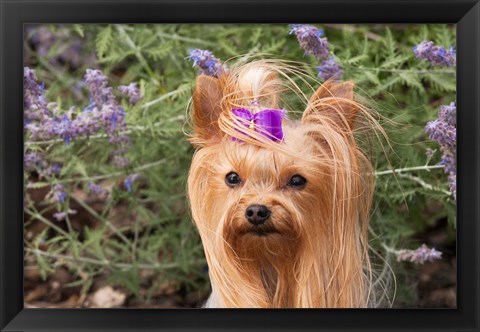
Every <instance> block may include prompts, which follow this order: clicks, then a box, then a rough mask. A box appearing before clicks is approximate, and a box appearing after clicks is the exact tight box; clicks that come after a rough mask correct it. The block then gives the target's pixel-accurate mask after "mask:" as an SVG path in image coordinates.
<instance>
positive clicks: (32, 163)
mask: <svg viewBox="0 0 480 332" xmlns="http://www.w3.org/2000/svg"><path fill="white" fill-rule="evenodd" d="M42 162H43V157H42V156H41V155H40V154H39V153H37V152H28V153H25V155H24V156H23V165H24V169H25V171H26V172H29V171H33V170H35V169H36V168H39V167H41V166H42V165H41V164H42Z"/></svg>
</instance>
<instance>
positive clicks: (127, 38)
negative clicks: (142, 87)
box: [115, 24, 160, 85]
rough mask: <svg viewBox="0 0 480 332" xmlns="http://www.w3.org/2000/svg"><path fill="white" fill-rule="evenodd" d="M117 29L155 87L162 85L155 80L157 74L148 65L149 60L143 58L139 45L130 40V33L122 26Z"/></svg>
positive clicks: (119, 25) (118, 25)
mask: <svg viewBox="0 0 480 332" xmlns="http://www.w3.org/2000/svg"><path fill="white" fill-rule="evenodd" d="M115 27H116V28H117V30H118V32H119V33H120V34H121V35H122V37H123V38H125V42H126V43H127V45H128V46H129V47H130V48H131V49H132V50H133V51H134V52H135V56H136V57H137V59H138V60H139V61H140V63H141V64H142V66H143V68H144V69H145V71H146V72H147V73H148V75H149V76H150V79H151V80H152V81H153V83H154V84H155V85H160V82H158V80H157V79H156V78H155V73H154V72H153V70H152V69H151V68H150V66H149V65H148V62H147V60H145V58H144V57H143V54H142V52H141V51H140V48H139V47H137V45H135V43H134V42H133V40H132V39H131V38H130V36H129V35H128V33H127V32H126V31H125V29H124V28H123V26H122V25H121V24H117V25H115Z"/></svg>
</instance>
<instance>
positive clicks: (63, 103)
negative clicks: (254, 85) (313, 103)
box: [25, 24, 456, 302]
mask: <svg viewBox="0 0 480 332" xmlns="http://www.w3.org/2000/svg"><path fill="white" fill-rule="evenodd" d="M39 28H40V27H34V28H33V30H32V31H31V32H30V34H29V36H30V37H31V36H32V35H33V34H34V33H35V31H36V30H38V29H39ZM46 28H48V29H50V30H51V31H54V30H55V31H58V29H61V30H62V31H64V35H66V36H67V37H66V38H64V39H62V40H57V41H56V42H54V43H53V44H52V45H51V47H50V48H49V50H48V52H47V53H46V54H40V53H39V52H37V51H36V50H35V49H34V48H33V47H32V45H31V43H29V42H28V38H29V37H28V36H27V41H26V43H25V46H26V54H25V57H26V61H27V65H28V66H29V67H31V68H34V69H35V70H36V73H37V77H38V78H39V80H40V81H43V82H45V85H46V88H47V96H46V97H47V99H48V100H55V99H58V104H59V105H60V108H61V111H62V112H67V111H68V109H69V108H70V106H72V105H76V106H77V107H79V108H82V107H86V106H87V105H88V91H87V90H86V88H85V87H84V86H83V85H82V84H78V82H79V81H80V80H81V79H82V77H83V73H84V72H85V69H87V68H99V69H101V70H102V72H103V73H104V74H106V75H107V76H108V77H109V79H110V84H111V86H113V87H114V93H115V94H117V95H118V91H116V87H117V86H119V85H122V84H128V83H130V82H137V83H139V86H140V88H141V92H142V95H143V96H144V98H143V100H142V101H141V102H140V103H138V104H137V105H135V106H131V105H129V104H128V102H127V100H122V106H123V107H124V109H125V111H126V114H127V118H126V122H127V123H128V127H129V131H130V137H131V139H132V147H131V148H130V150H129V152H128V157H129V159H130V160H131V161H132V162H133V163H132V165H131V166H130V167H129V168H128V169H127V170H124V171H119V170H118V169H116V168H115V167H114V166H113V164H112V160H111V156H112V153H113V150H114V148H113V147H112V146H111V145H110V144H109V143H108V138H106V137H105V136H102V135H98V136H96V137H90V138H88V139H78V140H75V141H73V142H72V143H71V144H70V145H69V146H66V145H65V144H64V143H63V141H55V142H47V143H31V144H30V143H27V144H30V145H28V148H29V149H30V150H36V151H39V152H42V153H45V154H46V155H47V156H48V158H49V162H50V163H52V164H53V163H58V164H60V165H61V166H62V168H61V174H60V175H59V178H58V179H56V180H54V179H52V178H39V179H38V178H35V175H34V174H26V175H25V177H26V185H27V188H28V195H29V196H28V197H27V206H26V211H27V213H26V216H28V218H27V220H26V224H25V227H26V228H27V229H28V228H29V226H30V225H31V223H32V222H33V221H39V222H41V223H44V224H45V225H46V228H45V230H44V231H42V232H40V233H37V234H35V236H34V237H33V239H26V241H25V246H26V262H27V264H32V265H37V266H38V267H39V268H40V271H41V275H42V277H43V278H48V276H49V275H50V274H51V273H53V272H54V270H55V268H56V267H58V266H63V267H65V268H67V269H68V270H69V271H70V272H71V273H72V274H74V275H75V276H76V277H77V278H76V281H75V282H76V283H77V284H78V283H81V284H82V285H83V287H82V292H83V293H84V294H86V293H88V292H89V291H90V289H91V287H92V285H93V280H94V278H96V277H97V276H99V275H102V274H103V275H106V276H107V283H110V284H112V285H115V286H118V287H121V288H122V289H124V290H125V291H126V292H127V293H128V294H132V295H134V296H135V297H137V298H138V299H140V300H141V301H149V299H150V298H151V296H152V294H153V293H154V292H155V289H153V288H155V287H158V285H161V284H165V283H173V284H174V285H175V287H176V289H179V288H182V287H186V288H187V289H189V290H191V291H193V290H195V291H198V290H200V291H201V292H203V293H202V294H203V295H205V294H206V285H208V277H207V273H206V272H205V270H204V268H205V265H206V263H205V258H204V256H203V255H204V254H203V249H202V246H201V243H200V239H199V236H198V234H197V232H196V230H195V228H194V226H193V224H192V222H191V220H190V215H189V208H188V204H187V202H186V193H185V187H186V175H187V172H188V168H189V163H190V160H191V156H192V154H193V152H194V150H193V148H192V147H191V146H190V145H189V144H188V142H187V140H186V137H185V134H184V131H185V129H187V131H188V128H185V127H184V125H185V122H186V120H187V118H186V114H187V113H186V111H187V108H188V105H189V103H190V98H191V93H192V90H193V84H194V80H195V76H196V69H195V68H192V66H191V63H190V62H188V61H187V60H186V57H187V56H188V50H189V49H191V48H202V49H209V50H211V51H212V52H213V53H214V54H215V56H216V57H218V58H220V59H222V60H225V61H227V60H228V61H227V64H231V63H235V62H237V61H245V58H244V57H243V56H245V55H248V56H253V57H257V58H258V57H274V58H281V59H285V60H293V61H301V62H304V63H305V65H304V66H303V69H304V70H305V71H307V72H309V73H310V74H311V75H312V77H314V76H316V74H317V73H316V71H315V69H314V67H315V66H317V65H319V64H318V63H317V61H316V60H315V59H314V58H313V57H308V56H304V52H303V50H302V49H300V47H299V46H298V42H297V40H296V39H295V37H294V36H292V35H288V30H289V28H288V26H287V25H284V24H281V25H280V24H271V25H260V24H257V25H255V24H252V25H238V24H235V25H233V24H232V25H213V24H204V25H195V24H188V25H187V24H185V25H173V24H159V25H78V24H77V25H72V26H62V27H58V26H46ZM323 28H324V29H325V34H326V36H327V37H328V40H329V43H330V48H331V49H332V50H333V52H334V55H335V59H336V60H337V61H338V62H339V63H340V64H341V66H342V69H343V70H344V72H345V73H344V78H345V79H352V80H354V81H355V83H356V87H357V92H358V94H359V95H360V96H361V97H362V98H363V99H364V100H365V101H366V102H367V103H368V104H369V106H371V107H372V108H373V109H374V110H375V111H376V112H378V114H379V116H380V119H381V120H380V122H381V124H382V126H383V127H384V129H385V131H386V132H387V135H388V137H389V143H387V142H386V141H385V140H380V141H381V143H382V144H379V142H378V141H377V140H373V142H372V143H373V145H372V146H369V149H370V150H371V152H370V153H371V154H372V156H373V157H374V159H375V169H376V170H377V171H379V172H382V171H386V170H392V169H405V168H411V167H418V166H425V167H424V169H417V170H415V171H408V172H406V173H405V174H407V173H408V174H409V176H410V177H404V176H401V175H402V174H404V173H401V174H400V173H398V172H392V173H390V174H382V175H378V176H377V190H376V197H375V204H374V211H373V212H372V221H371V228H372V234H375V236H372V246H373V247H374V248H375V249H376V250H377V251H379V252H382V253H383V254H384V255H389V254H388V253H384V252H383V247H382V245H386V246H388V247H390V248H407V247H408V248H413V247H415V246H416V245H419V244H421V243H420V242H419V241H418V239H417V235H418V234H420V233H421V232H422V231H424V230H425V229H426V228H428V227H431V226H432V225H434V224H435V223H436V221H437V220H440V219H442V218H443V219H445V218H447V219H448V222H449V225H450V228H451V233H452V234H453V235H452V241H454V229H455V224H456V217H455V205H454V203H452V200H451V197H450V195H449V193H448V185H447V182H446V175H445V174H444V173H443V170H442V169H438V168H432V169H430V168H431V166H432V165H435V164H436V163H438V162H439V161H440V157H441V156H440V153H439V152H437V153H436V154H435V155H434V156H433V158H432V160H430V161H429V160H427V157H426V155H425V151H426V149H427V148H432V149H436V148H437V145H436V143H434V142H432V141H429V140H428V138H427V137H426V135H425V134H424V131H423V128H424V126H425V124H426V122H428V121H430V120H433V119H434V118H435V117H436V113H437V110H438V107H439V105H442V104H448V103H450V102H451V101H454V100H455V82H456V81H455V71H454V69H434V68H431V67H430V65H429V64H428V63H427V62H426V61H423V60H418V59H415V57H414V54H413V52H412V50H411V48H412V47H413V46H414V45H415V44H417V43H419V42H420V41H422V40H427V39H428V40H433V41H434V42H436V43H438V44H440V45H443V46H449V45H450V44H453V45H454V42H455V29H454V27H452V26H445V25H408V26H395V25H393V26H391V27H386V26H383V25H374V26H368V25H362V26H360V25H359V26H356V25H349V26H345V25H329V26H326V27H323ZM75 38H77V39H78V38H80V39H81V40H82V43H83V48H82V50H81V54H80V58H81V59H83V60H82V61H80V62H79V63H78V64H75V65H73V64H72V63H69V62H68V61H67V62H56V60H55V59H57V57H58V56H59V55H61V54H63V52H64V51H65V49H67V48H68V47H69V45H72V43H73V41H74V40H75ZM87 59H93V60H91V61H89V60H87ZM292 105H296V104H295V101H292ZM292 109H297V110H298V108H292ZM388 144H391V147H392V149H390V148H389V146H388ZM133 172H138V173H140V174H141V180H140V181H139V182H138V183H136V184H135V185H134V189H133V190H132V192H127V191H126V190H125V188H124V187H123V186H122V183H123V180H124V179H125V176H127V175H128V174H131V173H133ZM89 181H93V182H95V183H99V184H101V185H102V186H103V187H104V188H109V189H110V191H111V193H110V195H108V197H103V198H102V199H95V198H92V197H90V196H89V195H88V194H87V191H88V190H87V183H88V182H89ZM54 183H62V184H64V185H66V186H68V190H69V196H68V198H67V202H66V204H65V206H61V207H60V208H61V209H62V211H66V210H68V208H73V209H75V210H77V214H76V215H71V216H69V218H67V220H66V221H63V222H57V221H55V220H54V219H52V218H51V214H52V213H53V212H55V208H56V207H58V206H55V205H53V204H52V203H51V202H49V201H48V200H47V199H41V200H40V201H38V200H35V199H33V198H32V197H33V196H35V195H36V193H38V192H39V190H42V189H43V190H45V189H48V188H49V187H50V186H51V185H52V184H54ZM433 207H435V208H433ZM432 210H434V212H432ZM52 234H53V235H52ZM389 259H390V261H392V257H390V258H389ZM392 264H393V263H392ZM393 265H394V268H395V270H396V272H398V274H399V275H402V276H404V275H406V272H405V271H404V270H402V269H403V267H402V265H401V264H393ZM407 280H408V278H401V281H402V282H404V284H399V285H398V286H399V288H400V290H401V291H399V292H398V296H399V297H397V299H398V301H400V302H402V301H403V302H405V301H408V299H409V298H411V296H410V295H411V290H412V286H410V285H407V284H406V283H408V282H411V280H410V281H407ZM73 285H75V284H73ZM142 287H146V288H149V290H148V292H146V293H145V292H142V291H141V289H142ZM402 294H405V296H404V297H402ZM409 294H410V295H409Z"/></svg>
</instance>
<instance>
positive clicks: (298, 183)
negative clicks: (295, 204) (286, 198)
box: [288, 174, 307, 189]
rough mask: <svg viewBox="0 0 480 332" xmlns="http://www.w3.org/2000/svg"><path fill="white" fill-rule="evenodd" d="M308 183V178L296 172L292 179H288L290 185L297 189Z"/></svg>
mask: <svg viewBox="0 0 480 332" xmlns="http://www.w3.org/2000/svg"><path fill="white" fill-rule="evenodd" d="M306 183H307V179H305V178H304V177H303V176H301V175H298V174H296V175H294V176H292V177H291V178H290V181H288V186H289V187H292V188H295V189H301V188H303V187H305V184H306Z"/></svg>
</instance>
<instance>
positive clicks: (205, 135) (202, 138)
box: [190, 75, 223, 146]
mask: <svg viewBox="0 0 480 332" xmlns="http://www.w3.org/2000/svg"><path fill="white" fill-rule="evenodd" d="M222 97H223V94H222V88H221V84H220V81H219V79H218V78H215V77H211V76H207V75H200V76H198V77H197V80H196V87H195V92H194V94H193V116H192V120H193V124H192V125H193V131H194V136H193V137H192V138H191V139H190V142H191V143H192V144H193V145H195V146H205V145H207V144H208V143H214V142H216V141H218V140H219V139H220V129H219V127H218V117H219V116H220V113H221V111H222V107H221V102H222Z"/></svg>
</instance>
